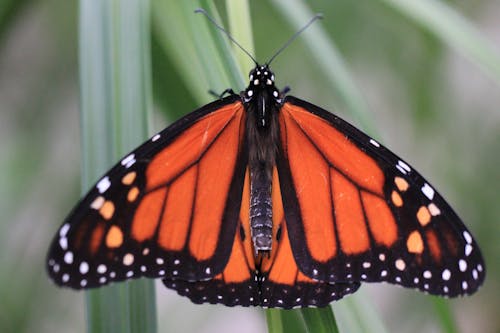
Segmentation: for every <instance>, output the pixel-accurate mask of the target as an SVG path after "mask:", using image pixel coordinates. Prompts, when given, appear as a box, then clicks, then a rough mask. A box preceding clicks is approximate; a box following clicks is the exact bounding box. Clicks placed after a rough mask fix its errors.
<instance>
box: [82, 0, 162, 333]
mask: <svg viewBox="0 0 500 333" xmlns="http://www.w3.org/2000/svg"><path fill="white" fill-rule="evenodd" d="M149 39H150V34H149V1H144V0H131V1H127V2H126V3H125V2H123V3H122V2H119V1H109V2H101V1H98V0H81V1H80V45H79V48H80V86H81V127H82V154H83V157H82V158H83V166H82V185H83V188H84V189H87V188H88V187H89V186H90V185H91V184H92V183H94V182H95V181H96V180H97V179H98V177H99V176H100V175H102V173H103V172H104V171H105V170H106V169H107V168H109V167H110V166H111V165H112V164H113V163H114V162H116V160H117V159H118V158H119V157H121V156H123V155H124V154H125V153H126V152H127V151H129V150H130V149H132V148H134V147H135V146H136V145H138V144H139V143H140V142H141V141H143V140H144V139H145V138H146V137H147V135H148V118H149V115H150V112H151V87H150V81H151V74H150V60H149ZM87 329H88V331H89V332H155V331H156V314H155V294H154V286H153V282H152V281H146V280H141V281H134V282H130V283H120V284H116V285H112V286H109V287H105V288H100V289H97V290H94V291H90V292H88V293H87Z"/></svg>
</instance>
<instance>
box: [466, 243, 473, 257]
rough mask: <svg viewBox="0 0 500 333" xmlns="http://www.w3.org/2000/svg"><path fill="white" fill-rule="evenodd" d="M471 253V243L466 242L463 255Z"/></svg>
mask: <svg viewBox="0 0 500 333" xmlns="http://www.w3.org/2000/svg"><path fill="white" fill-rule="evenodd" d="M471 253H472V245H470V244H466V245H465V255H466V256H467V257H468V256H470V254H471Z"/></svg>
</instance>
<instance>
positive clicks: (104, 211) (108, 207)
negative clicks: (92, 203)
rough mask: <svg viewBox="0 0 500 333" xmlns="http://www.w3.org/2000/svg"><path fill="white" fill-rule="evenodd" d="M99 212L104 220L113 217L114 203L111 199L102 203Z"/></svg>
mask: <svg viewBox="0 0 500 333" xmlns="http://www.w3.org/2000/svg"><path fill="white" fill-rule="evenodd" d="M99 213H100V214H101V216H102V217H103V218H104V219H105V220H109V219H111V218H112V217H113V214H114V213H115V205H114V204H113V203H112V202H111V201H109V200H108V201H105V202H104V204H103V205H102V206H101V208H100V209H99Z"/></svg>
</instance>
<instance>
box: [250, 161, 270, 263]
mask: <svg viewBox="0 0 500 333" xmlns="http://www.w3.org/2000/svg"><path fill="white" fill-rule="evenodd" d="M267 174H268V172H267V170H265V167H264V166H260V167H256V168H254V169H251V170H250V183H251V184H250V230H251V233H252V241H253V245H254V250H255V253H256V254H257V253H259V252H264V251H265V252H268V251H271V244H272V233H273V206H272V200H271V179H270V178H269V177H268V176H267Z"/></svg>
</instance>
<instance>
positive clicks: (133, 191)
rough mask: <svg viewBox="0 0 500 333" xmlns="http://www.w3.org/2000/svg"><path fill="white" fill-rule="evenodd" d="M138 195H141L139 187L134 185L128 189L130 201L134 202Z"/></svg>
mask: <svg viewBox="0 0 500 333" xmlns="http://www.w3.org/2000/svg"><path fill="white" fill-rule="evenodd" d="M138 195H139V189H138V188H137V186H134V187H132V188H131V189H130V190H129V191H128V193H127V200H128V201H129V202H134V201H135V199H137V196H138Z"/></svg>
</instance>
